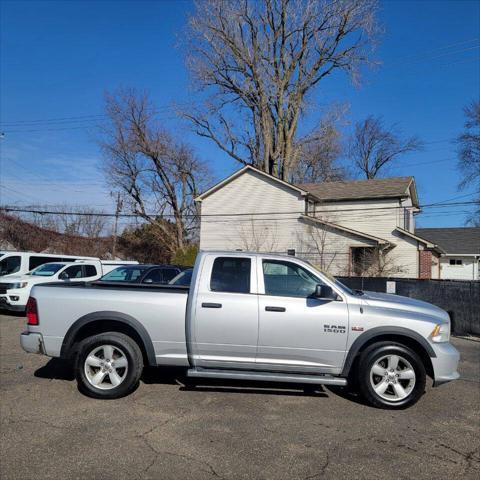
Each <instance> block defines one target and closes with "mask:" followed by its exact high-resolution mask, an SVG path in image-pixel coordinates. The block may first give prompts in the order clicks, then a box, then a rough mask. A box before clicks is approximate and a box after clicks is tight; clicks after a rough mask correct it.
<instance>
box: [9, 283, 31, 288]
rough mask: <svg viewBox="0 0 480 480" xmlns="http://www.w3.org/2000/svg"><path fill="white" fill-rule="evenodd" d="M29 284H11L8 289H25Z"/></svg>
mask: <svg viewBox="0 0 480 480" xmlns="http://www.w3.org/2000/svg"><path fill="white" fill-rule="evenodd" d="M27 285H28V282H18V283H11V284H10V285H9V287H8V288H25V287H26V286H27Z"/></svg>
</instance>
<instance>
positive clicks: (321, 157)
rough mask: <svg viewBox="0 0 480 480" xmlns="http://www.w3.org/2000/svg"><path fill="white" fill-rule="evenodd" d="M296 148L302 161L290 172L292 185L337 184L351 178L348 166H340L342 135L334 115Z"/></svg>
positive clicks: (328, 116)
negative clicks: (348, 177) (348, 173)
mask: <svg viewBox="0 0 480 480" xmlns="http://www.w3.org/2000/svg"><path fill="white" fill-rule="evenodd" d="M296 147H297V148H296V152H297V157H298V160H297V161H296V162H295V165H294V166H293V168H292V170H291V173H290V181H291V182H292V183H319V182H333V181H337V180H344V179H345V178H346V177H347V171H346V169H345V167H344V166H342V165H340V155H341V153H342V144H341V135H340V131H339V129H338V128H337V125H336V118H335V117H334V116H332V115H327V116H326V117H325V118H323V119H322V120H321V121H320V124H319V125H318V127H317V128H316V129H315V130H314V131H313V132H312V133H311V134H310V135H308V136H306V137H305V138H304V139H302V141H301V142H299V143H297V145H296Z"/></svg>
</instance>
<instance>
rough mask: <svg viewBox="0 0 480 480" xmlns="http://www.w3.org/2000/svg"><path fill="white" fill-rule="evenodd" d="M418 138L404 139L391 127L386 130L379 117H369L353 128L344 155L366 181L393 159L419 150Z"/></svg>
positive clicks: (419, 141) (420, 145)
mask: <svg viewBox="0 0 480 480" xmlns="http://www.w3.org/2000/svg"><path fill="white" fill-rule="evenodd" d="M422 146H423V144H422V142H421V140H420V139H419V138H418V137H415V136H414V137H409V138H404V137H403V136H402V135H401V133H400V132H398V131H397V130H396V128H395V126H392V127H390V128H387V127H385V126H384V124H383V121H382V119H381V118H378V117H372V116H369V117H367V118H366V119H365V120H363V121H361V122H358V123H357V124H356V125H355V133H354V134H353V136H352V138H351V139H350V144H349V148H348V150H349V151H348V154H349V157H350V159H351V160H352V161H353V163H354V166H355V167H356V168H357V169H358V170H359V171H360V172H361V174H362V176H363V175H364V176H365V177H366V178H368V179H370V178H375V177H377V176H378V175H379V173H380V172H381V171H382V170H384V169H385V167H386V166H387V165H389V164H391V163H392V162H393V161H394V160H395V159H396V158H397V157H399V156H401V155H403V154H405V153H408V152H414V151H416V150H420V149H421V148H422Z"/></svg>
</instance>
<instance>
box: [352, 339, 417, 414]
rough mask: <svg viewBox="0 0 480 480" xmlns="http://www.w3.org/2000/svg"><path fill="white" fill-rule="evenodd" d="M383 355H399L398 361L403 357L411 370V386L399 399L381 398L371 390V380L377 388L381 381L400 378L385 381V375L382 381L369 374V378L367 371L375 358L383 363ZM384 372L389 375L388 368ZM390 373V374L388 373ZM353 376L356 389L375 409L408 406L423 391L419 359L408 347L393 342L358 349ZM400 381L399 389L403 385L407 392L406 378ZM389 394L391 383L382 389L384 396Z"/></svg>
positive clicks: (369, 371) (370, 368) (393, 391)
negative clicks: (355, 381)
mask: <svg viewBox="0 0 480 480" xmlns="http://www.w3.org/2000/svg"><path fill="white" fill-rule="evenodd" d="M387 355H397V356H399V357H401V359H402V360H401V361H400V363H403V360H406V361H407V362H408V363H409V364H410V365H411V367H412V369H413V371H414V372H415V379H414V385H413V387H411V388H410V390H409V393H408V395H407V396H406V397H405V398H403V399H395V400H393V399H392V400H390V399H385V398H383V397H382V396H380V395H379V394H378V393H377V392H376V391H375V389H374V386H373V385H372V382H375V381H376V382H378V383H376V384H375V385H376V386H377V387H378V386H379V384H380V383H382V382H383V381H384V382H385V383H386V384H387V385H388V383H389V382H391V383H397V382H398V383H400V382H399V380H400V378H399V379H393V380H389V382H387V377H385V380H383V381H382V380H380V379H381V378H382V377H381V376H375V375H374V374H373V377H371V371H372V368H373V366H374V365H375V364H376V363H377V362H378V361H382V362H383V360H381V359H382V358H384V357H386V356H387ZM386 375H387V376H388V375H389V370H388V369H386ZM391 375H394V374H393V373H391ZM400 376H401V374H400ZM357 378H358V386H359V390H360V393H361V394H362V397H363V398H364V400H365V401H366V402H367V403H368V404H369V405H371V406H372V407H376V408H385V409H392V410H399V409H404V408H408V407H411V406H412V405H414V404H415V403H416V402H417V401H418V400H419V399H420V397H421V396H422V395H423V393H424V392H425V384H426V371H425V365H424V364H423V362H422V359H421V358H420V356H419V355H418V354H417V353H415V351H413V350H412V349H411V348H409V347H406V346H405V345H402V344H400V343H396V342H378V343H374V344H372V345H370V346H369V347H367V348H366V349H365V351H364V352H362V354H361V356H360V359H359V363H358V377H357ZM401 382H402V388H404V387H405V386H407V390H406V391H408V384H409V381H407V380H403V379H402V380H401ZM390 394H391V395H392V396H393V395H395V394H396V393H395V386H394V385H392V384H391V385H390V386H388V387H387V391H386V392H384V395H390Z"/></svg>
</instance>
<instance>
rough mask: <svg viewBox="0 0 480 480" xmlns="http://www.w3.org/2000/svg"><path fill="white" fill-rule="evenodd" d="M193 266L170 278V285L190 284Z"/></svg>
mask: <svg viewBox="0 0 480 480" xmlns="http://www.w3.org/2000/svg"><path fill="white" fill-rule="evenodd" d="M192 273H193V268H191V269H188V270H185V271H183V272H180V273H179V274H178V275H177V276H176V277H174V278H172V279H171V280H170V282H169V283H170V285H185V286H187V287H188V286H189V285H190V283H191V281H192Z"/></svg>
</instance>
